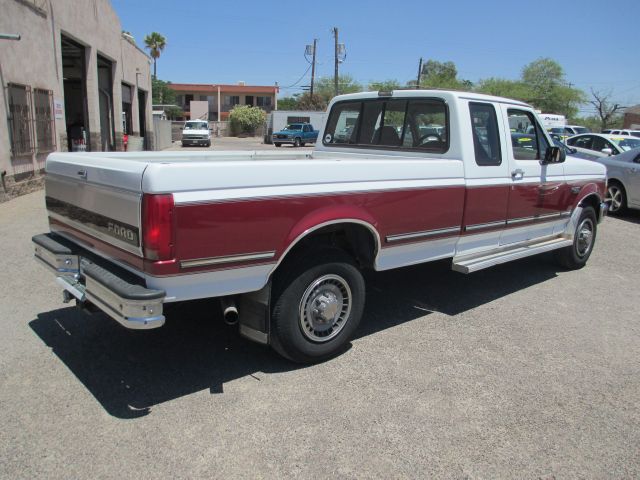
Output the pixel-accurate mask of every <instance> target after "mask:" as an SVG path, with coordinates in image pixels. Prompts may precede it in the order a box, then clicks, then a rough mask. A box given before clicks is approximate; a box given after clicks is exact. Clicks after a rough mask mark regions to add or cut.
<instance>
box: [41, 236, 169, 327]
mask: <svg viewBox="0 0 640 480" xmlns="http://www.w3.org/2000/svg"><path fill="white" fill-rule="evenodd" d="M32 241H33V246H34V256H35V258H36V260H38V261H39V262H40V263H41V264H42V265H44V266H45V267H46V268H47V269H48V270H49V271H53V273H54V274H55V275H56V282H57V283H58V284H59V285H60V286H61V287H62V288H63V289H64V291H65V292H68V293H67V294H66V295H67V297H68V298H70V296H72V297H74V298H76V299H77V301H78V303H80V304H83V303H85V302H90V303H91V304H93V305H95V306H97V307H98V308H100V310H102V311H103V312H105V313H106V314H107V315H109V316H110V317H112V318H113V319H115V320H117V321H118V322H119V323H121V324H122V325H123V326H125V327H127V328H131V329H136V330H140V329H150V328H157V327H161V326H162V325H164V322H165V317H164V315H163V314H162V305H163V302H164V298H165V292H164V291H162V290H153V289H149V288H146V287H144V286H142V285H140V282H136V281H135V280H134V279H132V278H131V277H132V275H129V274H124V272H120V271H118V269H117V268H110V267H109V266H108V265H105V264H103V265H98V264H97V263H95V262H93V261H92V259H91V257H90V256H89V255H87V253H86V252H84V251H83V250H82V249H81V248H80V247H78V246H77V245H74V244H73V243H72V242H69V241H67V240H65V239H63V238H61V237H58V236H56V235H53V234H42V235H36V236H35V237H33V238H32ZM85 255H86V256H85Z"/></svg>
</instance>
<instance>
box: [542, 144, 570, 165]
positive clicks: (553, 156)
mask: <svg viewBox="0 0 640 480" xmlns="http://www.w3.org/2000/svg"><path fill="white" fill-rule="evenodd" d="M566 159H567V154H566V153H564V150H563V149H562V148H560V147H547V151H546V152H545V154H544V160H543V161H542V164H543V165H548V164H550V163H562V162H564V161H565V160H566Z"/></svg>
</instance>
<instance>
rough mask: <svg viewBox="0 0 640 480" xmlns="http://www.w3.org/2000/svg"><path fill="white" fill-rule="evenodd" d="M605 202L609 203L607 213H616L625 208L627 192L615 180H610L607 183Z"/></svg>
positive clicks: (622, 211)
mask: <svg viewBox="0 0 640 480" xmlns="http://www.w3.org/2000/svg"><path fill="white" fill-rule="evenodd" d="M606 202H607V204H608V205H609V213H611V214H612V215H618V214H620V213H624V211H625V210H626V209H627V192H626V191H625V189H624V186H622V184H621V183H620V182H618V181H616V180H610V181H609V183H608V184H607V197H606Z"/></svg>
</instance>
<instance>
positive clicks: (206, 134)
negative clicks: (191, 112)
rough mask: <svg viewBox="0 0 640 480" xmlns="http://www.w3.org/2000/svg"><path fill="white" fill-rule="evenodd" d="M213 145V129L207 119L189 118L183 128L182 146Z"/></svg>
mask: <svg viewBox="0 0 640 480" xmlns="http://www.w3.org/2000/svg"><path fill="white" fill-rule="evenodd" d="M189 145H194V146H198V145H201V146H203V147H210V146H211V130H210V129H209V122H207V121H206V120H187V121H186V122H184V127H183V128H182V146H183V147H187V146H189Z"/></svg>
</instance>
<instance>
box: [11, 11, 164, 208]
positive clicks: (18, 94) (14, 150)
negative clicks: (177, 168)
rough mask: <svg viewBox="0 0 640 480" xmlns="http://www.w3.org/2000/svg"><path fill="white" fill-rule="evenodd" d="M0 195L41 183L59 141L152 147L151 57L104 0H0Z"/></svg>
mask: <svg viewBox="0 0 640 480" xmlns="http://www.w3.org/2000/svg"><path fill="white" fill-rule="evenodd" d="M0 3H1V5H2V15H0V32H2V33H13V34H16V35H19V36H20V40H18V41H13V40H0V66H1V68H0V83H1V84H2V85H1V90H2V91H1V92H0V96H2V97H3V98H2V99H0V179H1V181H0V201H1V200H2V199H3V198H4V199H6V198H8V197H12V196H15V195H18V194H20V193H25V192H27V191H29V190H31V189H33V188H37V187H38V186H39V185H40V184H41V183H42V175H41V173H42V170H43V168H44V164H45V159H46V157H47V155H48V154H49V153H51V152H55V151H67V150H69V151H91V152H98V151H113V150H124V148H125V147H124V138H125V135H128V148H129V150H131V149H134V148H138V149H141V148H147V149H152V148H153V147H154V134H153V122H152V115H151V101H150V100H151V59H150V58H149V57H148V56H147V54H146V53H145V52H144V51H143V50H142V49H141V48H140V47H138V46H137V45H136V43H135V40H134V39H133V37H131V35H128V34H125V33H123V32H122V26H121V24H120V19H119V18H118V16H117V14H116V12H115V11H114V9H113V7H112V6H111V2H110V0H93V1H91V2H88V1H77V0H55V1H53V2H49V1H40V0H2V2H0Z"/></svg>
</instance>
